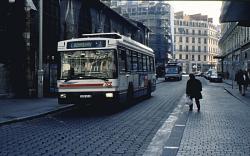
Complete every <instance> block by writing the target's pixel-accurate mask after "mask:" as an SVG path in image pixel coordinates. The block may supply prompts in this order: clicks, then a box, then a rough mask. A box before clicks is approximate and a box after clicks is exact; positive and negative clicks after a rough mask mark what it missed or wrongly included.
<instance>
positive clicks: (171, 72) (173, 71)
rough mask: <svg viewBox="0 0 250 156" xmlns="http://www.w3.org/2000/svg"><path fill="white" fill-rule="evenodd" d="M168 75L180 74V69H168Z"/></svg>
mask: <svg viewBox="0 0 250 156" xmlns="http://www.w3.org/2000/svg"><path fill="white" fill-rule="evenodd" d="M166 74H178V67H167V68H166Z"/></svg>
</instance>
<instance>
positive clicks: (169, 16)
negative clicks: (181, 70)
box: [111, 1, 174, 66]
mask: <svg viewBox="0 0 250 156" xmlns="http://www.w3.org/2000/svg"><path fill="white" fill-rule="evenodd" d="M111 4H112V5H111V8H112V9H114V10H116V11H117V12H118V13H120V14H122V15H123V16H125V17H128V18H130V19H133V20H136V21H140V22H142V23H143V24H144V25H145V26H147V27H148V28H149V29H150V30H151V32H150V33H149V47H151V48H152V49H153V50H154V52H155V57H156V66H164V65H165V63H167V62H168V60H169V59H172V54H173V28H174V24H173V23H174V14H173V9H172V7H171V6H170V5H169V4H168V3H165V2H153V1H142V2H140V1H126V2H125V3H124V2H121V1H116V3H114V2H112V3H111Z"/></svg>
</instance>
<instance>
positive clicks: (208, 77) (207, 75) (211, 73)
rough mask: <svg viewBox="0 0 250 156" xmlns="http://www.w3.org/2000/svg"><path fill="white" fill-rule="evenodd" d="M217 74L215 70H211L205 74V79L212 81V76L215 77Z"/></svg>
mask: <svg viewBox="0 0 250 156" xmlns="http://www.w3.org/2000/svg"><path fill="white" fill-rule="evenodd" d="M215 73H217V72H216V70H215V69H209V70H208V71H207V72H206V73H205V75H204V77H205V78H206V79H207V80H210V78H211V76H212V75H214V74H215Z"/></svg>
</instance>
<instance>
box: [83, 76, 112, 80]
mask: <svg viewBox="0 0 250 156" xmlns="http://www.w3.org/2000/svg"><path fill="white" fill-rule="evenodd" d="M83 77H84V78H89V79H101V80H103V81H108V79H107V78H105V77H97V76H92V75H85V76H83Z"/></svg>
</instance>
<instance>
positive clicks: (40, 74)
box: [37, 0, 43, 98]
mask: <svg viewBox="0 0 250 156" xmlns="http://www.w3.org/2000/svg"><path fill="white" fill-rule="evenodd" d="M39 8H40V9H39V55H38V73H37V78H38V86H37V97H38V98H42V97H43V0H40V2H39Z"/></svg>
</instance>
